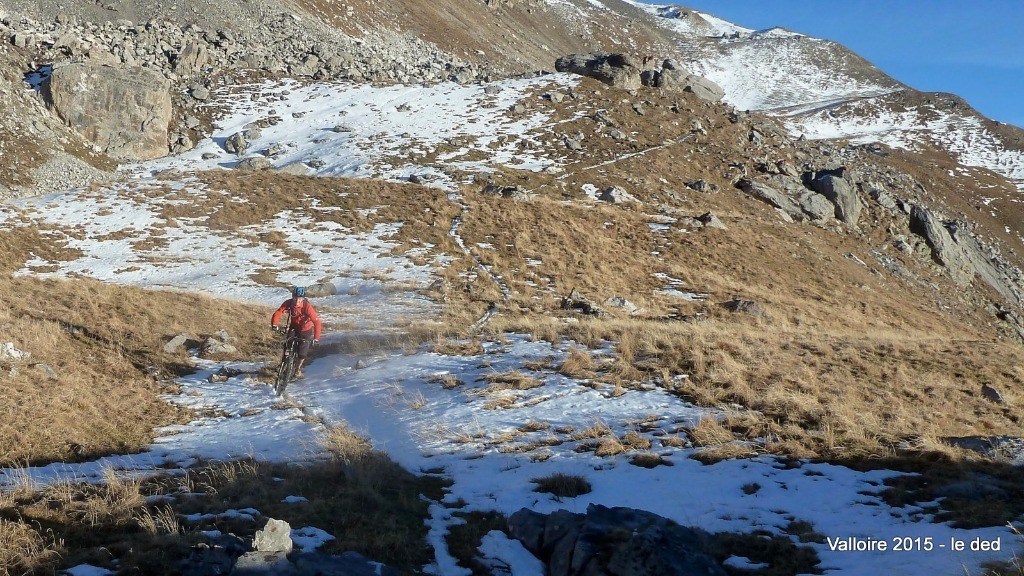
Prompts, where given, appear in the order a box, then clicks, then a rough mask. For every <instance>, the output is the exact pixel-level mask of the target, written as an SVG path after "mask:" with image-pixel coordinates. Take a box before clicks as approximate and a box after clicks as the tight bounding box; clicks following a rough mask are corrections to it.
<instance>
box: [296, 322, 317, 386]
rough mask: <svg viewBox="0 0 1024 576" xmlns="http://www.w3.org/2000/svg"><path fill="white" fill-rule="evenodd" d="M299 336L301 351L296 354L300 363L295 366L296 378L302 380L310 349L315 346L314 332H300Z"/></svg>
mask: <svg viewBox="0 0 1024 576" xmlns="http://www.w3.org/2000/svg"><path fill="white" fill-rule="evenodd" d="M297 336H298V337H299V349H298V352H297V353H296V354H295V355H296V356H297V357H298V362H297V363H296V365H295V377H296V378H302V365H303V364H305V363H306V356H308V355H309V348H310V346H312V345H313V331H312V330H307V331H305V332H300V333H298V335H297Z"/></svg>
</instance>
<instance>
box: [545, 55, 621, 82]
mask: <svg viewBox="0 0 1024 576" xmlns="http://www.w3.org/2000/svg"><path fill="white" fill-rule="evenodd" d="M555 70H558V71H559V72H571V73H573V74H579V75H580V76H589V77H590V78H595V79H597V80H600V81H601V82H604V83H605V84H608V85H609V86H615V87H616V88H622V89H624V90H636V89H637V88H639V87H640V86H641V82H640V67H639V66H637V63H636V61H635V60H634V59H633V58H631V57H629V56H627V55H625V54H606V53H604V52H589V53H586V54H569V55H568V56H562V57H561V58H559V59H558V60H555Z"/></svg>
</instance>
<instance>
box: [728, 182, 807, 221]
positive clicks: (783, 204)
mask: <svg viewBox="0 0 1024 576" xmlns="http://www.w3.org/2000/svg"><path fill="white" fill-rule="evenodd" d="M736 187H737V188H739V189H740V190H743V191H744V192H746V193H747V194H749V195H750V196H753V197H754V198H757V199H758V200H760V201H762V202H766V203H768V204H770V205H771V206H774V207H776V208H778V209H779V210H782V212H783V213H785V214H786V215H788V216H789V217H790V218H791V219H793V220H796V221H797V222H800V221H803V220H804V211H803V210H802V209H801V208H800V205H799V204H797V203H796V201H795V200H793V199H792V198H790V197H789V196H787V195H785V194H783V193H782V192H779V191H778V190H776V189H774V188H772V187H771V186H768V185H767V184H763V183H761V182H755V181H753V180H749V179H746V178H744V179H742V180H740V181H739V182H737V183H736Z"/></svg>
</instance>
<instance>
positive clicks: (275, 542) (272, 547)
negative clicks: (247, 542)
mask: <svg viewBox="0 0 1024 576" xmlns="http://www.w3.org/2000/svg"><path fill="white" fill-rule="evenodd" d="M291 533H292V528H291V526H289V525H288V523H287V522H285V521H284V520H277V519H275V518H270V519H269V520H267V524H266V526H264V527H263V529H262V530H259V531H257V532H256V537H255V539H254V540H253V543H252V547H253V549H254V550H256V551H257V552H283V553H285V554H290V553H291V551H292V548H293V547H294V544H293V543H292V536H291Z"/></svg>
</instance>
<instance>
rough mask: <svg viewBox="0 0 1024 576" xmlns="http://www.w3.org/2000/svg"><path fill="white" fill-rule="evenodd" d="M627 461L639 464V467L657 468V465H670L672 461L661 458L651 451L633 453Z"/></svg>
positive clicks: (635, 464) (634, 464)
mask: <svg viewBox="0 0 1024 576" xmlns="http://www.w3.org/2000/svg"><path fill="white" fill-rule="evenodd" d="M629 463H630V464H632V465H633V466H639V467H641V468H657V467H658V466H672V462H670V461H668V460H666V459H664V458H662V457H661V456H660V455H658V454H655V453H653V452H640V453H639V454H634V455H633V456H632V457H631V458H630V459H629Z"/></svg>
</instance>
